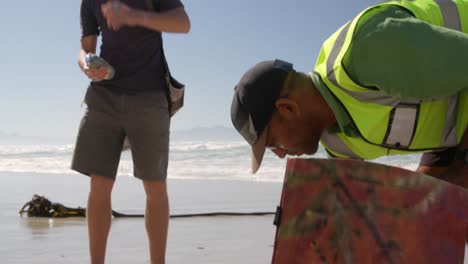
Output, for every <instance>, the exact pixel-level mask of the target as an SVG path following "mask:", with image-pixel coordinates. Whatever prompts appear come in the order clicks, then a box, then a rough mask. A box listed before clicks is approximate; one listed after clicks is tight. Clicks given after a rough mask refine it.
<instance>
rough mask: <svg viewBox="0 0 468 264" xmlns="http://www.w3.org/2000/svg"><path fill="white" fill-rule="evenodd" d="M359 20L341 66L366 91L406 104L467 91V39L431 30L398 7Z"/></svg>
mask: <svg viewBox="0 0 468 264" xmlns="http://www.w3.org/2000/svg"><path fill="white" fill-rule="evenodd" d="M382 9H383V10H376V11H374V12H369V13H368V15H367V17H364V18H363V19H361V22H360V24H359V25H358V28H357V30H356V33H355V35H354V38H353V41H352V45H351V46H350V48H349V49H348V51H347V54H346V55H345V59H344V61H343V66H344V68H345V69H346V71H347V72H348V74H349V75H350V77H351V78H352V79H353V80H355V81H356V82H357V83H359V84H360V85H362V86H364V87H369V88H371V89H379V90H382V91H385V92H386V93H387V94H389V95H391V96H396V97H399V98H404V99H427V98H440V97H446V96H449V95H452V94H454V93H456V92H458V91H461V90H464V89H467V88H468V34H465V33H462V32H459V31H454V30H450V29H446V28H443V27H438V26H433V25H431V24H428V23H425V22H423V21H421V20H418V19H416V18H415V17H414V16H413V15H412V14H411V13H409V12H408V11H406V10H405V9H403V8H400V7H390V8H385V9H384V8H382Z"/></svg>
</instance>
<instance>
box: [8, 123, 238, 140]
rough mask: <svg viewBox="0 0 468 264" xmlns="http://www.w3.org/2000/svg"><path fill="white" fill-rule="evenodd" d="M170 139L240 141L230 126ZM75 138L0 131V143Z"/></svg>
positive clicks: (177, 132) (177, 133) (179, 134)
mask: <svg viewBox="0 0 468 264" xmlns="http://www.w3.org/2000/svg"><path fill="white" fill-rule="evenodd" d="M171 140H177V141H242V140H243V139H242V137H241V136H240V135H239V134H238V133H237V131H236V130H235V129H234V128H230V127H221V126H218V127H196V128H192V129H187V130H174V131H171ZM74 143H75V138H55V137H35V136H25V135H20V134H17V133H7V132H4V131H0V144H8V145H9V144H14V145H17V144H74Z"/></svg>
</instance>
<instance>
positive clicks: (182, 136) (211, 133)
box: [171, 126, 243, 141]
mask: <svg viewBox="0 0 468 264" xmlns="http://www.w3.org/2000/svg"><path fill="white" fill-rule="evenodd" d="M171 140H191V141H241V140H243V139H242V137H241V136H240V135H239V133H237V131H236V130H235V129H234V128H229V127H221V126H217V127H196V128H192V129H188V130H176V131H172V132H171Z"/></svg>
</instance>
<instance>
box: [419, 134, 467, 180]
mask: <svg viewBox="0 0 468 264" xmlns="http://www.w3.org/2000/svg"><path fill="white" fill-rule="evenodd" d="M459 149H468V130H466V131H465V134H464V136H463V139H462V142H461V144H460V147H459ZM417 171H418V172H422V173H425V174H428V175H431V176H434V177H436V178H440V179H442V180H445V181H448V182H450V183H453V184H455V185H459V186H462V187H464V188H466V189H468V163H466V162H465V161H464V160H455V161H454V162H452V164H450V166H447V167H433V166H427V165H425V166H424V165H423V166H419V168H418V170H417Z"/></svg>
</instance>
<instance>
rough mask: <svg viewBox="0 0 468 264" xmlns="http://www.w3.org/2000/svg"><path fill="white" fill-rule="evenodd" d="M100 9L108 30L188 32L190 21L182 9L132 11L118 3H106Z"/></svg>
mask: <svg viewBox="0 0 468 264" xmlns="http://www.w3.org/2000/svg"><path fill="white" fill-rule="evenodd" d="M101 9H102V13H103V14H104V17H105V18H106V20H107V24H108V26H109V28H111V29H113V30H119V29H120V28H121V27H122V26H141V27H145V28H148V29H151V30H154V31H160V32H169V33H188V32H189V31H190V19H189V17H188V15H187V13H186V12H185V9H184V8H183V7H179V8H175V9H172V10H169V11H165V12H160V13H157V12H152V11H143V10H137V9H133V8H130V7H129V6H127V5H125V4H124V3H122V2H119V1H108V2H107V3H105V4H103V5H102V7H101Z"/></svg>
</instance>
